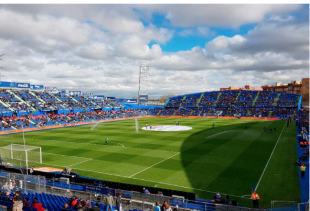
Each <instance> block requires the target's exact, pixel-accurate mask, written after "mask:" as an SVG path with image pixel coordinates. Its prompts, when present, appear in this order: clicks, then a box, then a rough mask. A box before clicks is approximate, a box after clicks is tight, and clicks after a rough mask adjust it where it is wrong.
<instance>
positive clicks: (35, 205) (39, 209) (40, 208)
mask: <svg viewBox="0 0 310 211" xmlns="http://www.w3.org/2000/svg"><path fill="white" fill-rule="evenodd" d="M32 208H33V209H37V211H45V210H46V209H45V208H44V207H43V206H42V204H41V203H39V202H38V199H37V198H34V199H33V202H32Z"/></svg>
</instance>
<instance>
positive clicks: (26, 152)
mask: <svg viewBox="0 0 310 211" xmlns="http://www.w3.org/2000/svg"><path fill="white" fill-rule="evenodd" d="M0 156H1V159H2V162H3V163H4V164H7V165H12V166H16V167H26V168H28V167H30V166H32V165H36V164H39V163H42V151H41V147H36V146H28V145H21V144H10V145H8V146H4V147H0Z"/></svg>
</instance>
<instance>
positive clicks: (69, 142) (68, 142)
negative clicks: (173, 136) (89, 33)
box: [27, 138, 175, 152]
mask: <svg viewBox="0 0 310 211" xmlns="http://www.w3.org/2000/svg"><path fill="white" fill-rule="evenodd" d="M27 140H34V141H53V142H61V143H67V144H71V143H72V144H86V145H100V146H109V147H121V146H111V145H103V144H92V143H79V142H73V141H56V140H49V139H32V138H28V139H27ZM118 144H119V143H118ZM122 147H124V148H129V149H141V150H144V151H145V150H151V151H161V152H175V151H167V150H160V149H145V148H138V147H125V146H122Z"/></svg>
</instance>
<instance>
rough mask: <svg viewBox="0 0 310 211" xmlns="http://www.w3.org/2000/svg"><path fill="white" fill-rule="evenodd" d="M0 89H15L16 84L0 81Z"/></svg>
mask: <svg viewBox="0 0 310 211" xmlns="http://www.w3.org/2000/svg"><path fill="white" fill-rule="evenodd" d="M0 87H10V88H14V87H16V83H15V82H7V81H0Z"/></svg>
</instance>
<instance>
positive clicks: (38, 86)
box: [30, 84, 44, 90]
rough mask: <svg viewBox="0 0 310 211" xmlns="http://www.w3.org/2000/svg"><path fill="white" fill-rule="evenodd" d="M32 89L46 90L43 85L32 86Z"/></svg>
mask: <svg viewBox="0 0 310 211" xmlns="http://www.w3.org/2000/svg"><path fill="white" fill-rule="evenodd" d="M30 88H31V89H34V90H35V89H44V86H43V85H34V84H31V85H30Z"/></svg>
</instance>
